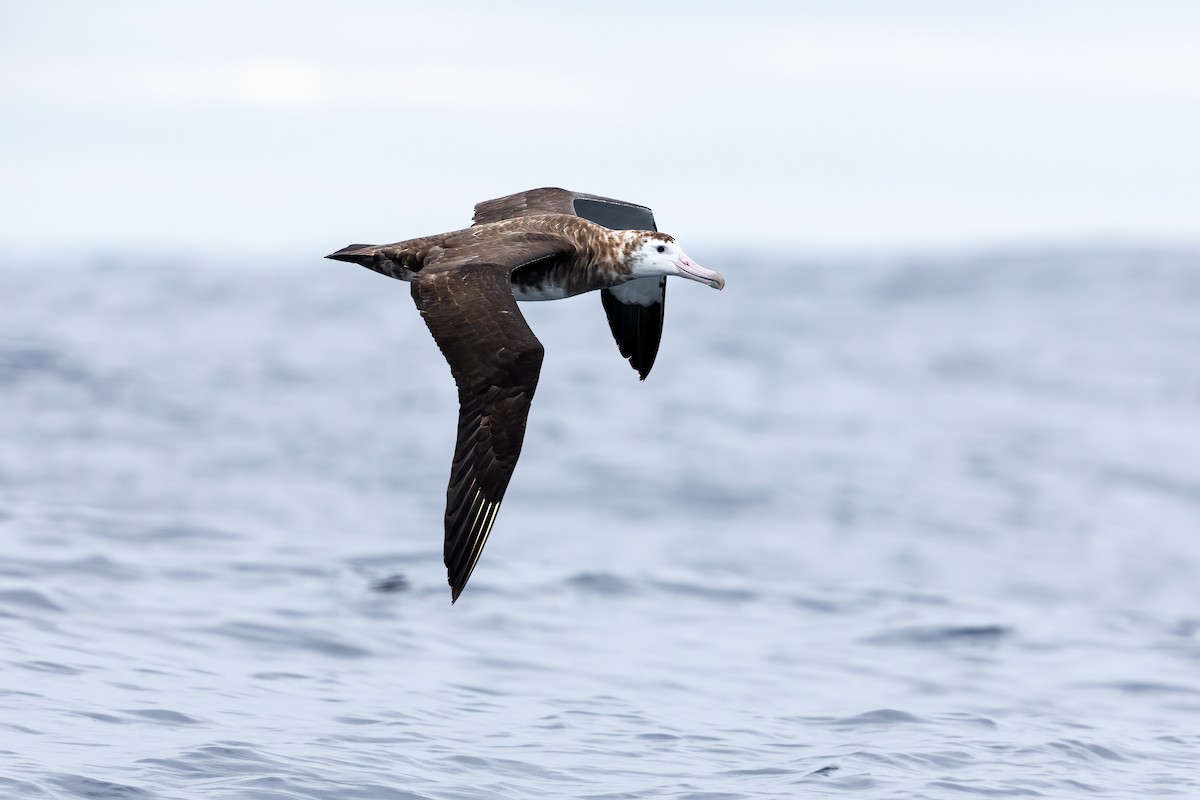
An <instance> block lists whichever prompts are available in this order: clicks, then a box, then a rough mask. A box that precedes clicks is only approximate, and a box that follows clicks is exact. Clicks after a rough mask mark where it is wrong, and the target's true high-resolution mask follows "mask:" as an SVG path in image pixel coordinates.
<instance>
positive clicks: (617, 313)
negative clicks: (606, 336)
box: [600, 277, 667, 380]
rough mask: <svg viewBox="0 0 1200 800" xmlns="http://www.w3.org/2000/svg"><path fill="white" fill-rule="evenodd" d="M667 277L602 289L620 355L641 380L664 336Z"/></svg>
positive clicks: (609, 322) (637, 280) (644, 279)
mask: <svg viewBox="0 0 1200 800" xmlns="http://www.w3.org/2000/svg"><path fill="white" fill-rule="evenodd" d="M666 299H667V279H666V278H665V277H662V278H636V279H634V280H632V281H629V282H628V283H622V284H621V285H619V286H614V287H612V288H611V289H601V290H600V300H601V302H603V303H604V313H605V314H607V315H608V327H609V328H610V329H611V330H612V333H613V338H614V339H616V340H617V347H618V348H620V350H621V355H623V356H625V358H627V359H629V364H630V365H631V366H632V367H633V368H634V369H635V370H637V373H638V375H640V376H641V379H642V380H646V376H647V375H649V374H650V368H651V367H652V366H654V359H655V357H656V356H657V355H658V343H659V341H660V340H661V339H662V329H663V305H664V303H665V302H666Z"/></svg>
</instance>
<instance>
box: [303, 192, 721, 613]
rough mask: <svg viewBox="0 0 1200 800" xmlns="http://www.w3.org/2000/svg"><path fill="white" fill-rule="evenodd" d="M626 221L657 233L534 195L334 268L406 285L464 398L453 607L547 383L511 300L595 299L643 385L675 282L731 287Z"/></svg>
mask: <svg viewBox="0 0 1200 800" xmlns="http://www.w3.org/2000/svg"><path fill="white" fill-rule="evenodd" d="M589 204H591V205H589ZM581 212H582V213H585V214H586V215H587V216H589V217H591V219H588V218H585V216H580V214H581ZM622 212H628V213H622ZM593 219H597V220H601V221H603V222H604V223H605V224H599V222H595V221H592V220H593ZM614 220H615V221H614ZM630 220H633V221H642V222H644V223H646V224H645V225H644V226H643V227H650V228H653V226H654V222H653V215H652V214H651V213H650V210H649V209H647V208H645V207H643V206H635V205H633V204H630V203H624V202H622V201H618V200H611V199H609V198H603V197H598V196H595V195H584V194H581V193H578V192H571V191H567V190H565V189H554V188H545V189H533V190H530V191H527V192H519V193H517V194H513V195H509V196H507V197H501V198H498V199H496V200H488V201H485V202H482V203H479V204H477V205H476V206H475V216H474V220H473V225H472V226H471V227H470V228H464V229H462V230H455V231H450V232H449V233H440V234H437V235H435V236H423V237H421V238H418V239H408V240H406V241H403V242H396V243H395V244H384V245H366V244H352V245H350V246H348V247H344V248H342V249H341V250H338V251H337V252H336V253H332V254H331V255H328V256H326V258H332V259H336V260H338V261H349V262H351V263H354V264H361V265H362V266H364V267H367V268H369V269H372V270H374V271H376V272H379V273H381V274H383V275H387V276H388V277H391V278H396V279H399V280H402V281H406V282H408V283H411V284H412V297H413V300H414V301H415V302H416V306H417V309H418V310H419V311H420V312H421V317H422V318H423V319H424V320H425V324H426V325H427V326H428V328H429V332H430V333H431V334H433V339H434V341H435V342H437V345H438V348H439V349H441V351H442V354H443V355H444V356H445V358H446V361H447V362H448V363H449V364H450V372H451V374H452V375H453V377H454V381H455V383H456V384H457V386H458V403H459V412H458V441H457V444H456V445H455V448H454V460H453V463H452V466H451V469H450V483H449V486H448V487H447V489H446V519H445V549H444V555H445V561H446V570H447V577H448V580H449V583H450V602H451V603H454V602H455V601H457V600H458V597H459V595H460V594H461V593H462V591H463V588H464V587H465V586H466V585H467V580H468V579H469V578H470V577H471V573H472V572H474V570H475V565H476V564H477V563H478V562H479V556H480V554H481V553H482V552H483V546H484V544H485V543H486V542H487V539H488V535H489V534H490V533H491V530H492V526H493V525H494V524H495V522H496V514H497V512H498V511H499V509H500V501H501V500H503V499H504V492H505V490H506V489H507V488H508V484H509V481H510V479H511V478H512V474H513V469H514V468H515V467H516V465H517V458H518V456H520V454H521V444H522V442H523V440H524V438H525V423H526V420H527V419H528V417H529V404H530V402H531V401H532V400H533V394H534V391H535V389H536V388H537V382H538V377H539V375H540V373H541V368H542V356H543V353H544V352H545V351H544V349H543V347H542V343H541V342H539V341H538V339H537V337H536V336H534V335H533V331H532V330H530V328H529V325H528V324H527V323H526V322H525V318H524V317H523V316H522V315H521V311H520V310H519V309H518V307H517V302H516V301H518V300H522V301H528V300H559V299H562V298H564V297H572V296H574V295H577V294H582V293H584V292H591V291H595V290H597V289H599V290H600V291H601V297H602V300H603V305H604V309H605V312H606V314H607V315H608V320H609V325H610V327H611V329H612V332H613V336H614V337H615V338H616V341H617V346H618V348H619V350H620V352H621V355H622V356H624V357H625V358H627V359H628V360H629V363H630V365H631V366H632V367H633V368H634V369H635V370H636V371H637V373H638V375H639V376H640V378H641V379H642V380H645V378H646V375H647V374H649V372H650V368H651V366H653V364H654V358H655V356H656V355H657V352H658V343H659V338H660V336H661V333H662V306H663V300H664V296H665V295H664V292H665V289H666V279H667V277H668V276H676V277H680V278H686V279H687V280H692V281H697V282H699V283H703V284H705V285H707V286H711V287H712V288H714V289H723V288H724V287H725V278H723V277H722V276H721V274H720V273H718V272H713V271H712V270H709V269H705V268H704V267H701V266H700V265H698V264H697V263H696V262H694V261H692V260H691V259H690V258H688V257H687V255H686V254H684V252H683V250H682V249H681V248H680V247H679V244H678V243H677V242H676V241H675V239H674V237H671V236H668V235H667V234H665V233H660V232H658V231H657V230H629V229H616V228H627V227H629V226H628V225H625V224H622V223H625V222H628V221H630ZM610 226H611V227H610Z"/></svg>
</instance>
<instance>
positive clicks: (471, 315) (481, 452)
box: [412, 246, 546, 602]
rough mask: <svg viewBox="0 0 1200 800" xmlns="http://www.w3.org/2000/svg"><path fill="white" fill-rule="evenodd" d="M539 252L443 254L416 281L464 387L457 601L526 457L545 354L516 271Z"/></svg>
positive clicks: (455, 536)
mask: <svg viewBox="0 0 1200 800" xmlns="http://www.w3.org/2000/svg"><path fill="white" fill-rule="evenodd" d="M542 250H543V251H544V250H545V247H544V246H543V247H542ZM539 257H543V258H544V257H546V256H545V254H544V253H543V254H542V255H540V256H539V254H538V253H537V252H535V249H534V248H532V247H530V248H523V249H522V248H517V249H508V250H506V249H504V248H496V249H494V250H492V252H491V253H490V255H489V253H488V251H487V250H485V249H481V250H480V251H479V253H478V254H474V255H462V256H456V257H454V258H452V259H442V260H439V261H437V262H436V263H435V264H432V265H430V266H429V267H427V268H426V269H425V270H424V271H422V272H421V273H419V275H418V276H417V278H416V280H414V281H413V285H412V295H413V300H414V301H415V302H416V304H417V308H418V309H420V311H421V316H422V317H424V319H425V324H426V325H428V326H429V332H430V333H432V334H433V338H434V341H436V342H437V344H438V347H439V348H441V351H442V354H443V355H444V356H445V357H446V361H447V362H448V363H449V364H450V372H451V373H452V374H453V375H454V382H455V383H456V384H457V385H458V405H459V409H458V442H457V444H456V445H455V448H454V463H453V465H452V466H451V469H450V483H449V486H448V487H447V489H446V541H445V558H446V570H447V573H448V577H449V581H450V591H451V602H453V601H455V600H457V599H458V596H459V594H461V593H462V590H463V587H464V586H466V584H467V579H468V578H470V577H471V572H472V571H473V570H474V569H475V564H476V563H477V562H478V561H479V554H480V553H481V552H483V546H484V544H485V543H486V542H487V538H488V534H489V533H490V532H491V530H492V525H493V524H494V523H495V521H496V513H497V511H498V510H499V508H500V501H501V500H503V499H504V492H505V490H506V489H507V488H508V482H509V480H510V479H511V478H512V474H513V469H514V468H515V467H516V465H517V458H518V456H520V454H521V444H522V442H523V441H524V438H525V422H526V420H527V419H528V416H529V404H530V401H532V400H533V394H534V391H535V389H536V388H537V382H538V375H539V373H540V371H541V367H542V355H543V353H544V350H543V348H542V345H541V342H539V341H538V340H537V337H536V336H534V335H533V331H531V330H530V329H529V325H528V324H527V323H526V322H525V318H524V317H523V316H521V312H520V311H519V310H518V309H517V303H516V300H515V299H514V298H513V293H512V286H511V284H510V283H509V274H510V273H511V272H512V270H513V269H515V268H517V267H519V266H521V265H522V264H524V263H528V262H529V261H530V260H536V259H537V258H539ZM501 262H503V263H501Z"/></svg>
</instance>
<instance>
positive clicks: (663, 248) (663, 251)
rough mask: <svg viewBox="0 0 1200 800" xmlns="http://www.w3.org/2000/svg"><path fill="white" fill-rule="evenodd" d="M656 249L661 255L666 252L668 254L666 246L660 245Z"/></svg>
mask: <svg viewBox="0 0 1200 800" xmlns="http://www.w3.org/2000/svg"><path fill="white" fill-rule="evenodd" d="M654 249H655V250H657V251H658V252H660V253H665V252H667V246H666V245H665V244H660V245H659V246H658V247H656V248H654Z"/></svg>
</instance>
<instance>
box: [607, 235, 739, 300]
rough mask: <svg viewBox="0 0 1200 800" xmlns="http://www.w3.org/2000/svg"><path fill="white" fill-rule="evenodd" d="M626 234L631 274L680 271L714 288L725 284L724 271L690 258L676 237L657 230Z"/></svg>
mask: <svg viewBox="0 0 1200 800" xmlns="http://www.w3.org/2000/svg"><path fill="white" fill-rule="evenodd" d="M626 235H627V237H628V238H627V239H626V242H627V244H626V247H627V248H628V250H627V252H628V253H629V255H628V256H627V257H626V263H627V264H628V265H629V268H630V275H631V276H632V277H634V278H649V277H657V276H660V275H678V276H679V277H681V278H687V279H688V280H693V281H699V282H700V283H706V284H708V285H709V286H711V287H713V288H714V289H724V288H725V278H724V277H722V275H721V273H719V272H713V271H712V270H711V269H705V268H704V267H702V266H700V265H699V264H697V263H696V262H695V261H692V260H691V259H690V258H688V257H687V254H685V253H684V252H683V248H681V247H680V246H679V245H678V244H677V243H676V241H675V238H674V237H672V236H668V235H667V234H665V233H657V232H655V231H627V232H626Z"/></svg>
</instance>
